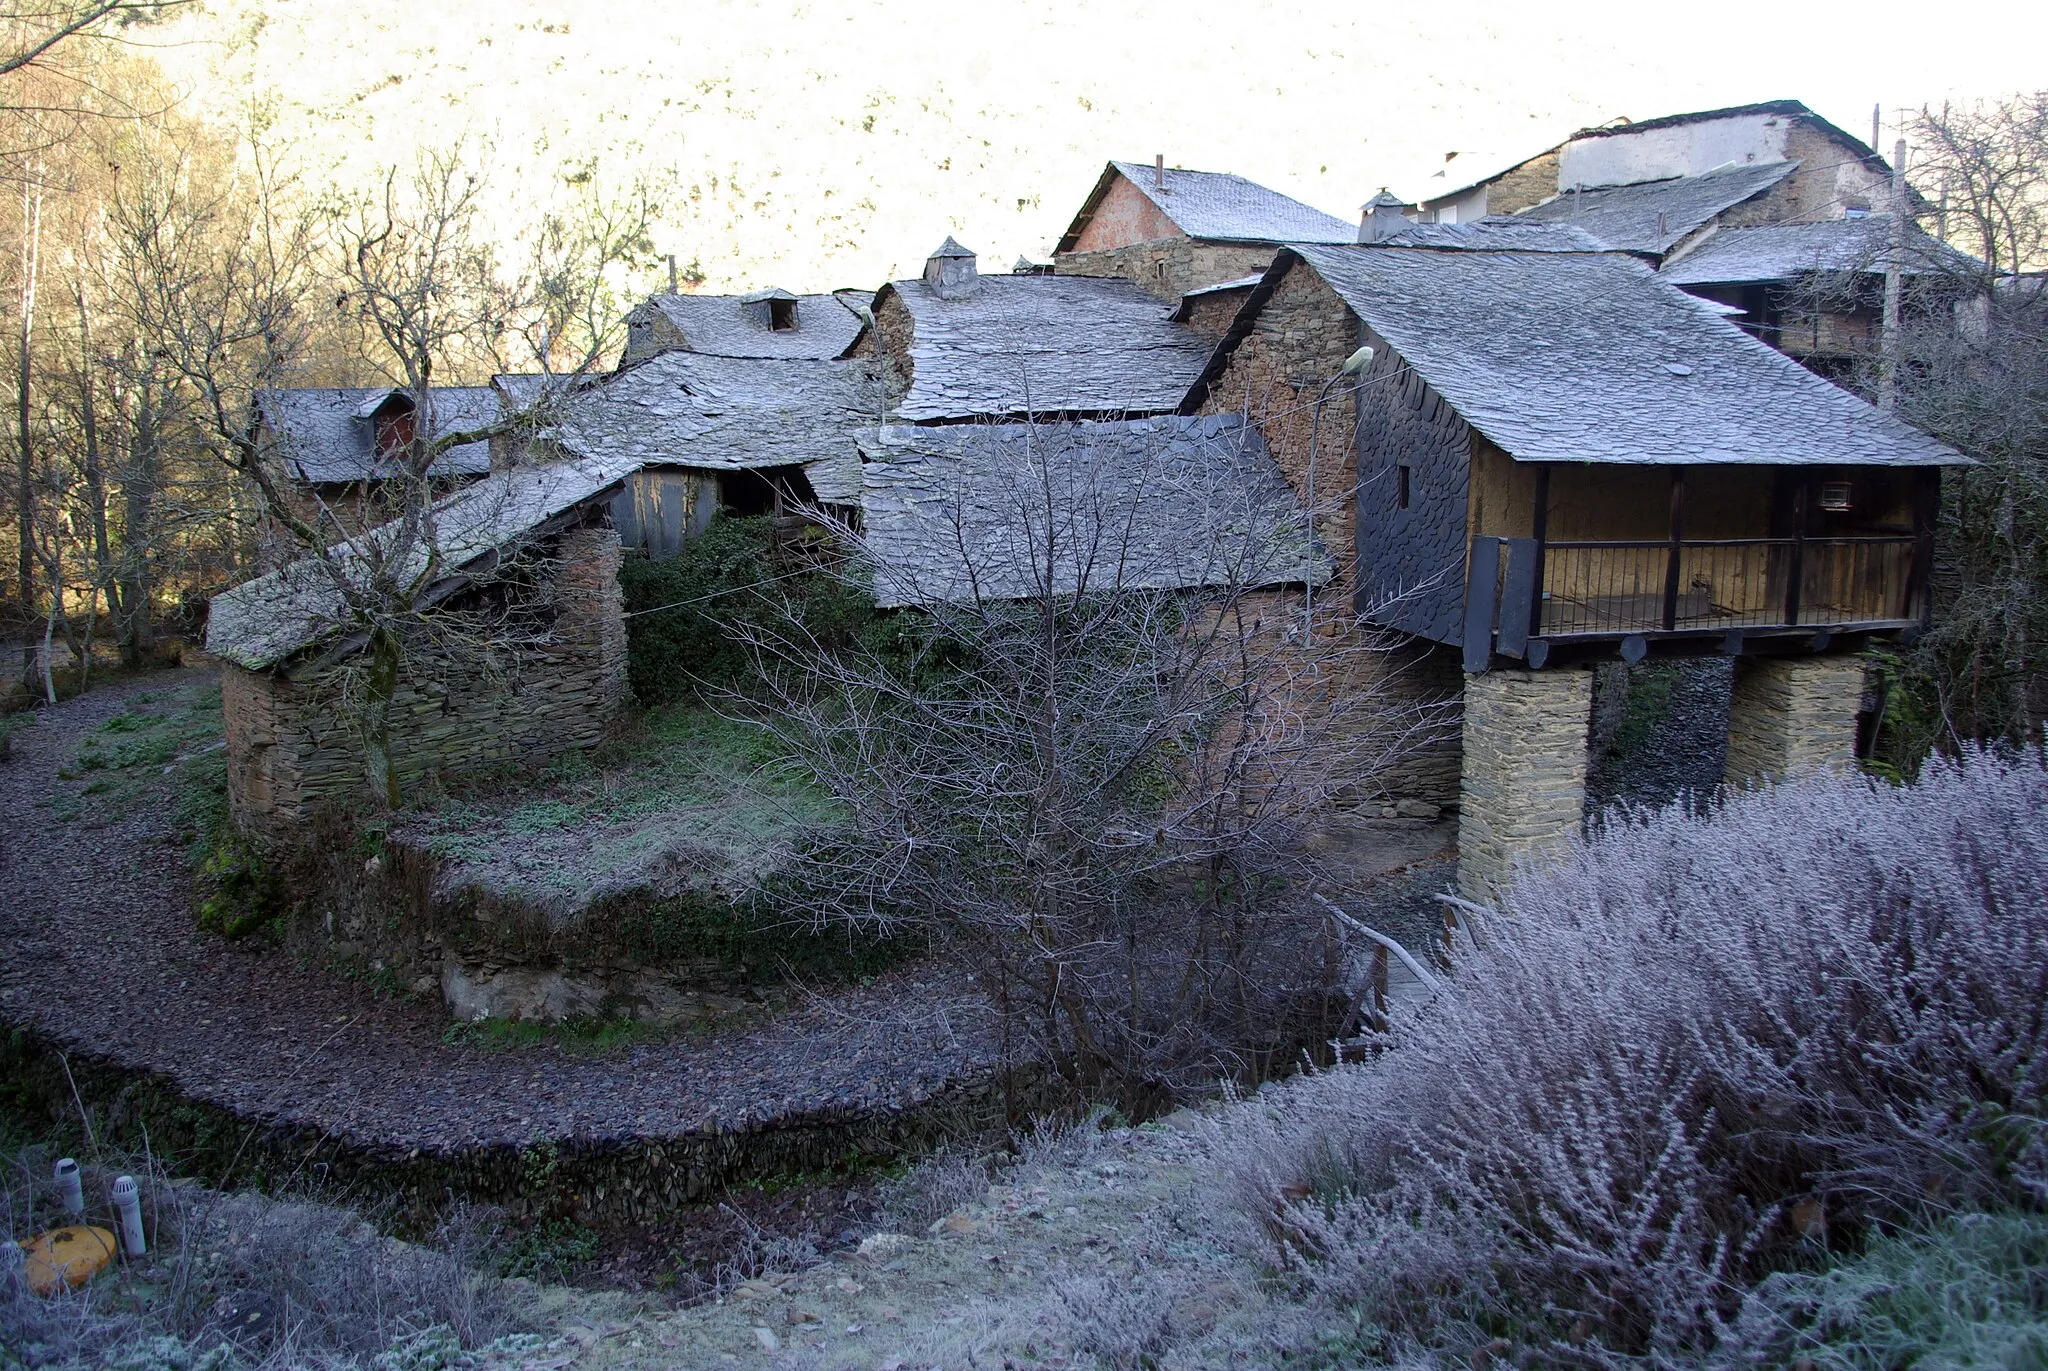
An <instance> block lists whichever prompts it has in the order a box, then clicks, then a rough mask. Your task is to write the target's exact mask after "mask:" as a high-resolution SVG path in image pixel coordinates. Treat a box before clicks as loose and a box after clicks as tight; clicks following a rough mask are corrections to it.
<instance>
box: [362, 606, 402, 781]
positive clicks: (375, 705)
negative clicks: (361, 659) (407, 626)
mask: <svg viewBox="0 0 2048 1371" xmlns="http://www.w3.org/2000/svg"><path fill="white" fill-rule="evenodd" d="M404 655H405V654H404V651H403V645H402V644H401V643H400V642H399V641H398V635H397V634H395V633H393V632H391V630H389V629H388V628H378V629H374V630H372V631H371V633H370V680H369V685H368V688H367V689H366V691H365V692H364V699H363V761H364V764H365V766H366V768H367V769H368V771H369V779H370V788H371V789H372V790H375V791H376V792H377V793H378V795H379V796H380V797H382V799H383V801H384V805H385V807H386V808H387V809H394V810H395V809H397V808H398V807H399V806H400V804H401V803H403V797H402V796H401V795H400V794H399V790H398V768H397V767H396V766H394V765H393V764H392V760H391V703H392V701H393V700H394V699H396V698H397V696H398V669H399V666H400V665H401V662H402V659H403V658H404Z"/></svg>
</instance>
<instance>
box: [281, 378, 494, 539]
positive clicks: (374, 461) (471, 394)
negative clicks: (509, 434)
mask: <svg viewBox="0 0 2048 1371" xmlns="http://www.w3.org/2000/svg"><path fill="white" fill-rule="evenodd" d="M423 410H424V411H425V412H426V414H427V416H428V417H427V418H426V420H425V423H426V427H427V428H428V436H429V437H434V436H438V435H440V434H445V433H460V432H462V431H464V430H469V429H477V428H482V427H483V426H485V425H486V424H489V423H490V422H492V421H493V420H494V419H496V418H497V417H498V413H499V396H498V393H497V392H496V391H495V390H493V389H492V388H491V387H488V386H436V387H434V388H433V389H432V390H431V391H430V392H429V393H428V396H427V402H426V404H425V405H421V404H420V403H419V401H418V399H417V397H415V396H414V395H413V394H412V393H411V392H409V391H407V390H405V389H404V388H403V387H394V386H370V387H336V386H306V387H294V388H289V389H277V390H265V391H262V392H260V393H258V395H257V397H256V415H255V425H256V436H257V441H258V443H259V444H260V445H261V447H262V449H263V451H264V452H266V453H268V454H273V455H274V458H275V461H276V463H277V465H278V467H279V468H280V469H281V470H282V473H283V475H284V478H285V479H284V481H283V482H282V483H281V484H280V492H281V493H282V494H284V495H285V496H286V498H288V499H289V500H290V501H291V505H292V512H293V513H294V514H295V515H297V516H298V517H299V518H301V519H304V520H305V521H306V522H307V523H309V524H314V525H316V526H318V525H322V524H325V525H327V526H329V527H333V528H335V529H336V530H337V536H347V535H348V534H351V533H356V532H360V531H361V530H362V529H363V528H365V527H366V526H367V525H368V524H373V523H376V522H379V521H380V520H381V518H382V517H383V516H382V513H381V510H380V501H379V498H378V497H379V495H380V493H381V492H382V491H383V490H384V488H385V487H387V486H388V485H389V484H390V483H392V482H394V481H398V480H400V479H402V478H404V477H405V475H406V473H405V471H404V469H403V467H402V466H401V465H400V463H399V462H398V461H397V460H396V459H395V454H397V453H398V452H400V451H401V450H402V449H403V448H405V446H406V445H407V444H409V443H411V442H412V440H413V434H414V432H415V430H416V429H417V427H418V426H419V425H420V424H421V422H422V421H421V413H422V411H423ZM490 469H491V449H490V444H489V443H488V442H475V443H463V444H460V445H458V446H456V447H451V448H449V449H448V450H447V451H446V452H444V453H442V454H441V455H440V456H439V457H438V458H436V459H435V461H434V465H433V466H432V468H430V469H429V471H428V473H427V475H428V478H429V479H430V480H431V481H432V482H433V483H434V485H435V487H436V489H440V490H447V489H453V488H455V487H457V486H460V485H462V484H463V483H465V482H468V481H473V480H476V479H477V478H479V477H481V476H484V475H486V474H487V473H489V471H490Z"/></svg>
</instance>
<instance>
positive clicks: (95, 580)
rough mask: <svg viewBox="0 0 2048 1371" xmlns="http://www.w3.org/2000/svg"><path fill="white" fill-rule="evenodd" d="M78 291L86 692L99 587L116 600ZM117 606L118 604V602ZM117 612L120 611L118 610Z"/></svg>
mask: <svg viewBox="0 0 2048 1371" xmlns="http://www.w3.org/2000/svg"><path fill="white" fill-rule="evenodd" d="M77 290H78V363H79V365H78V401H79V416H78V417H79V421H80V428H81V429H82V430H83V433H82V435H81V436H82V437H83V438H84V440H85V493H86V501H87V503H88V505H89V506H90V512H91V514H92V575H91V576H90V577H88V578H87V586H88V589H89V592H90V595H91V602H90V603H89V604H88V605H87V606H86V619H85V644H84V647H83V648H82V649H81V651H80V654H79V660H78V690H79V693H80V694H81V695H82V694H84V693H85V688H86V683H87V678H88V676H90V674H91V671H92V640H93V637H94V632H93V630H94V629H95V628H97V627H98V624H99V617H100V588H101V587H102V586H104V587H106V588H107V591H108V596H109V598H110V599H111V598H113V595H114V588H113V581H114V563H113V558H112V557H111V555H110V554H109V553H108V551H107V481H106V476H105V474H104V473H103V472H102V471H101V470H100V424H99V409H98V406H97V404H96V403H95V400H96V397H95V396H94V394H93V388H92V319H91V317H90V316H89V315H88V314H87V313H86V309H85V287H84V285H83V284H80V285H79V286H78V288H77ZM117 604H118V602H117ZM117 613H118V610H117Z"/></svg>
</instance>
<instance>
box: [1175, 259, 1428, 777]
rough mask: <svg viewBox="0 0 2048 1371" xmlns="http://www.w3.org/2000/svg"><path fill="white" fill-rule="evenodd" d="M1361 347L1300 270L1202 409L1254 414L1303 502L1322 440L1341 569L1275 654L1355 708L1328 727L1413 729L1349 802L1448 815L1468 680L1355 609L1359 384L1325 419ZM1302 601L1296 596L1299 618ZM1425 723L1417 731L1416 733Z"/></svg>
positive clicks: (1326, 513) (1318, 464)
mask: <svg viewBox="0 0 2048 1371" xmlns="http://www.w3.org/2000/svg"><path fill="white" fill-rule="evenodd" d="M1357 347H1358V323H1357V320H1356V319H1355V318H1353V316H1352V314H1351V311H1350V309H1349V308H1348V307H1347V306H1346V305H1345V304H1344V302H1343V301H1342V300H1341V299H1340V298H1338V296H1337V294H1336V293H1335V292H1334V291H1332V290H1331V289H1330V288H1329V287H1328V286H1326V285H1325V284H1324V283H1323V281H1322V279H1321V278H1320V277H1318V276H1317V275H1316V274H1315V272H1314V271H1313V270H1311V269H1310V268H1308V267H1307V266H1306V265H1305V264H1304V265H1297V266H1296V267H1295V268H1294V269H1293V270H1292V271H1290V272H1288V273H1287V275H1286V277H1285V278H1283V279H1282V280H1281V281H1280V283H1279V284H1278V286H1276V287H1275V289H1274V291H1273V294H1272V296H1271V298H1270V299H1268V301H1267V302H1266V306H1265V308H1264V309H1263V310H1262V311H1261V312H1260V314H1259V318H1258V321H1257V323H1256V324H1255V325H1254V327H1253V329H1252V331H1251V332H1250V333H1249V334H1247V335H1246V336H1245V338H1244V339H1243V341H1242V342H1240V343H1239V344H1238V347H1237V349H1236V350H1235V351H1234V352H1233V353H1232V354H1231V358H1230V363H1229V366H1228V367H1227V368H1226V369H1225V371H1224V373H1223V375H1222V376H1221V377H1219V378H1218V380H1217V382H1216V384H1215V385H1214V386H1213V387H1211V389H1210V392H1209V395H1208V398H1207V399H1206V400H1205V401H1204V403H1203V406H1202V412H1203V413H1205V414H1240V413H1241V414H1246V415H1248V416H1249V417H1250V418H1251V419H1252V421H1253V422H1254V423H1256V424H1258V426H1259V428H1260V430H1261V431H1262V432H1263V433H1264V435H1265V438H1266V446H1267V449H1268V450H1269V451H1271V452H1272V454H1273V457H1274V460H1275V461H1277V462H1278V463H1279V465H1280V470H1281V471H1282V473H1283V474H1284V475H1285V476H1286V477H1287V481H1288V484H1289V485H1290V486H1292V487H1293V488H1294V491H1295V493H1296V495H1297V496H1299V497H1300V498H1301V499H1302V500H1303V501H1304V502H1306V501H1308V499H1309V479H1308V472H1309V452H1310V447H1311V443H1312V442H1313V446H1314V450H1315V483H1314V503H1315V505H1316V536H1317V537H1318V538H1319V539H1320V540H1321V541H1322V544H1323V546H1324V547H1325V548H1326V549H1328V550H1329V552H1330V553H1331V555H1332V556H1333V558H1334V559H1335V562H1336V574H1335V575H1334V576H1333V577H1332V579H1331V581H1330V582H1329V584H1327V585H1325V586H1322V587H1319V588H1318V589H1317V591H1316V593H1315V597H1314V598H1315V606H1316V609H1315V615H1314V621H1313V624H1314V629H1313V634H1312V636H1311V638H1310V639H1309V640H1307V641H1305V640H1304V639H1303V638H1302V636H1301V635H1300V634H1299V633H1298V632H1297V633H1296V636H1295V637H1294V639H1293V640H1292V641H1291V642H1283V643H1280V644H1276V649H1275V650H1276V651H1287V652H1291V653H1295V654H1297V655H1299V656H1300V657H1301V659H1302V661H1303V664H1304V666H1305V667H1306V668H1307V669H1306V670H1305V671H1304V679H1314V680H1318V681H1320V682H1322V683H1323V688H1325V689H1327V690H1328V691H1329V692H1330V693H1331V694H1330V698H1331V699H1332V701H1333V702H1334V701H1345V702H1348V707H1346V708H1333V710H1332V715H1331V718H1330V719H1329V721H1328V724H1327V726H1329V727H1333V728H1336V729H1339V730H1342V731H1344V732H1346V733H1352V734H1358V735H1370V736H1371V737H1372V738H1374V739H1391V738H1393V737H1395V736H1397V735H1400V734H1404V733H1406V734H1407V745H1406V746H1405V747H1403V748H1402V749H1401V752H1402V755H1401V756H1400V757H1398V758H1397V759H1394V760H1393V761H1392V762H1391V764H1389V765H1387V766H1384V767H1382V768H1377V769H1376V770H1375V774H1374V775H1372V776H1370V777H1364V776H1362V777H1361V778H1360V782H1359V784H1358V786H1357V787H1356V788H1355V789H1354V790H1353V791H1352V792H1351V793H1349V794H1348V795H1347V796H1346V800H1347V801H1348V802H1350V803H1352V804H1354V805H1358V806H1365V807H1368V808H1369V807H1372V806H1374V805H1381V804H1395V803H1398V802H1399V801H1401V800H1415V801H1420V802H1421V803H1424V804H1427V805H1432V806H1436V807H1440V808H1447V807H1450V806H1452V805H1455V804H1456V803H1457V802H1458V727H1457V722H1458V714H1457V708H1458V704H1457V702H1458V697H1459V689H1460V677H1459V672H1458V668H1457V665H1456V662H1455V660H1454V654H1453V653H1452V652H1450V651H1447V650H1443V649H1435V648H1434V647H1433V645H1431V644H1429V643H1425V642H1398V643H1391V644H1382V643H1378V642H1376V641H1374V640H1373V639H1372V638H1371V637H1370V636H1369V635H1370V634H1371V633H1372V632H1373V630H1371V629H1368V628H1366V627H1364V626H1362V625H1360V624H1359V622H1358V620H1357V618H1356V613H1355V608H1354V604H1353V599H1354V592H1355V590H1356V587H1357V576H1356V573H1355V565H1356V558H1357V548H1358V544H1357V535H1356V528H1355V523H1356V513H1357V502H1356V501H1355V500H1354V499H1353V498H1352V488H1353V486H1354V484H1355V482H1356V480H1357V472H1356V465H1355V462H1354V459H1353V451H1352V434H1353V431H1354V414H1353V408H1354V404H1353V391H1352V385H1351V381H1350V378H1345V380H1343V381H1340V382H1339V383H1338V384H1336V385H1333V386H1331V387H1330V388H1329V394H1328V398H1327V399H1326V400H1325V401H1324V402H1323V405H1322V416H1321V419H1320V420H1318V419H1317V418H1316V415H1315V406H1316V401H1317V397H1318V396H1319V395H1320V394H1321V393H1322V390H1323V386H1324V383H1325V382H1327V381H1328V380H1329V379H1330V378H1331V377H1333V376H1337V375H1338V374H1339V372H1340V371H1341V369H1342V368H1343V365H1344V361H1345V359H1346V358H1348V357H1349V356H1350V355H1351V354H1352V352H1353V351H1355V350H1356V349H1357ZM1300 598H1301V597H1300V596H1298V595H1297V596H1294V597H1293V602H1294V604H1295V607H1296V613H1297V616H1298V614H1299V603H1300ZM1361 702H1362V703H1361ZM1418 724H1420V725H1421V727H1420V728H1419V730H1418V731H1415V732H1409V730H1410V729H1412V728H1415V727H1416V725H1418ZM1376 750H1377V748H1376V747H1374V746H1367V747H1365V748H1363V749H1362V751H1364V752H1366V753H1372V752H1374V751H1376Z"/></svg>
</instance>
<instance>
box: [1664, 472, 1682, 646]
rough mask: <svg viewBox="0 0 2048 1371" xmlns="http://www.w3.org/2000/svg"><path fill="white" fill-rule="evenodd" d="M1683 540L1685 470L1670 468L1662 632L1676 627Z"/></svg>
mask: <svg viewBox="0 0 2048 1371" xmlns="http://www.w3.org/2000/svg"><path fill="white" fill-rule="evenodd" d="M1684 539H1685V468H1684V467H1673V468H1671V553H1670V556H1669V558H1668V559H1667V560H1666V561H1665V564H1664V631H1665V632H1666V633H1669V632H1671V630H1673V629H1675V628H1677V627H1678V570H1679V561H1680V550H1679V549H1680V544H1681V543H1682V542H1683V541H1684Z"/></svg>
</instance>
